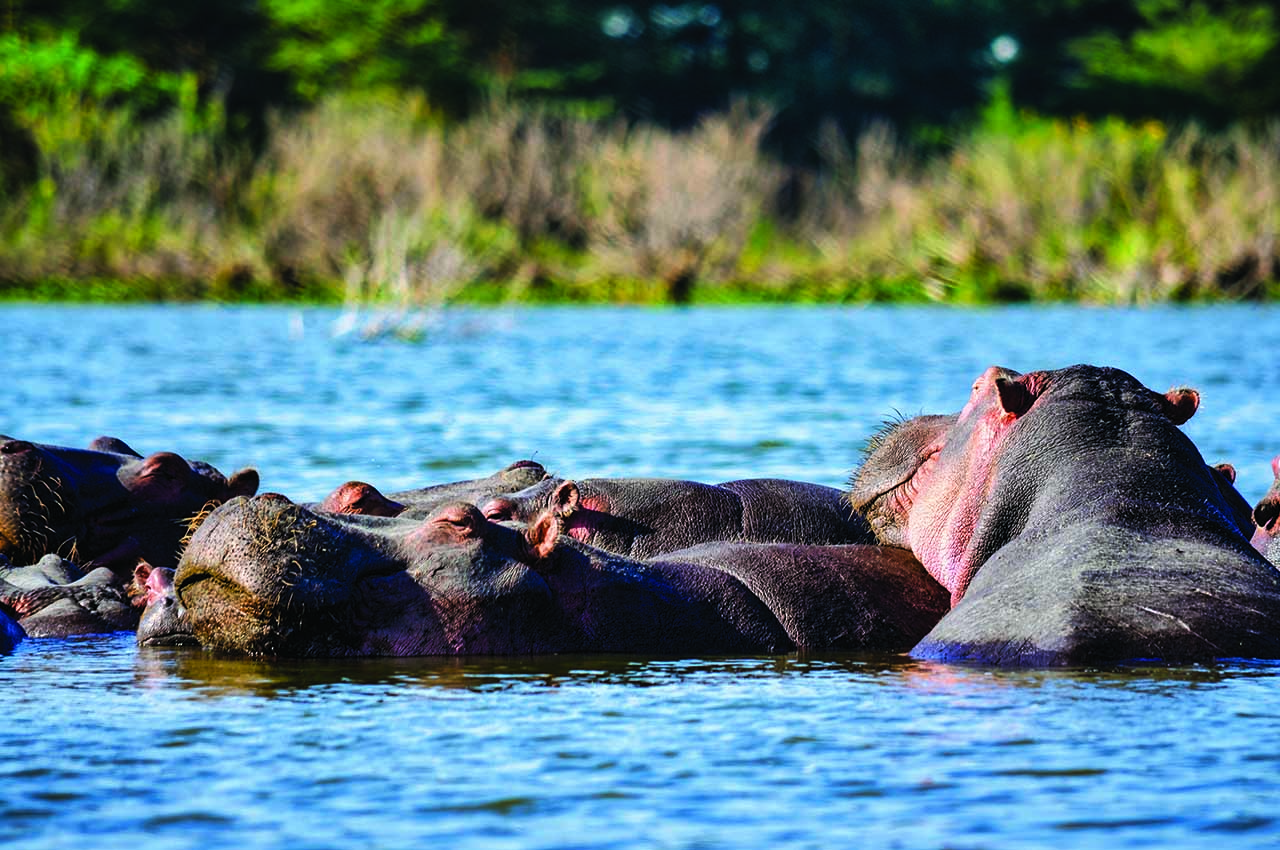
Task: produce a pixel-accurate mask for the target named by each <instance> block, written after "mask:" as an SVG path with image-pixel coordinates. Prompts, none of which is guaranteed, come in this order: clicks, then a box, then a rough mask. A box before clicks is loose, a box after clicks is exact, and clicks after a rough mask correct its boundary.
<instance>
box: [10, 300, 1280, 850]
mask: <svg viewBox="0 0 1280 850" xmlns="http://www.w3.org/2000/svg"><path fill="white" fill-rule="evenodd" d="M0 315H2V316H3V318H4V320H5V328H6V332H5V333H4V334H3V335H0V364H2V365H3V366H4V368H5V382H4V388H5V390H6V392H5V399H6V402H7V403H6V405H5V407H4V411H3V413H2V414H0V432H3V433H6V434H10V435H13V436H18V437H22V438H25V439H31V440H36V441H40V442H48V443H61V444H69V445H83V444H85V443H87V442H88V441H89V440H90V439H92V438H93V437H95V436H97V435H99V434H112V435H116V436H119V437H121V438H123V439H125V440H126V441H127V442H129V443H131V444H132V445H133V447H134V448H136V449H138V450H139V451H142V452H144V453H145V452H150V451H156V450H161V449H167V450H173V451H178V452H181V453H182V454H184V455H186V456H188V457H192V458H201V459H205V460H208V461H210V462H212V463H214V464H215V465H217V466H218V467H219V468H221V469H223V470H224V471H230V470H232V469H235V468H239V467H241V466H245V465H254V466H257V467H258V468H259V470H260V471H261V473H262V481H263V488H264V489H265V490H275V491H279V492H284V493H287V494H288V495H290V496H292V497H294V498H295V499H298V500H308V499H316V498H319V497H320V496H322V495H324V493H326V492H327V491H328V490H330V489H331V488H332V487H333V486H335V485H336V484H338V483H341V482H342V481H344V480H347V479H350V478H359V479H363V480H367V481H370V482H372V483H374V484H377V485H378V486H379V487H381V488H383V489H385V490H395V489H400V488H406V487H414V486H420V485H422V484H427V483H433V482H436V481H442V480H449V479H454V478H464V477H474V476H476V475H487V474H489V473H490V472H493V471H494V470H496V469H498V468H499V467H501V466H504V465H506V464H507V463H509V462H511V461H513V460H516V459H518V458H521V457H534V458H537V459H538V460H540V461H542V462H543V463H544V464H546V465H547V466H548V467H549V468H551V469H553V470H556V471H557V472H559V473H561V474H565V475H570V476H588V475H590V476H595V475H674V476H681V477H691V478H697V479H701V480H707V481H717V480H725V479H730V478H735V477H742V476H765V475H778V476H786V477H792V478H803V479H807V480H812V481H818V482H822V483H826V484H831V485H836V486H841V485H843V483H844V481H845V480H846V479H847V477H848V474H849V471H850V469H851V468H852V467H853V466H854V465H855V464H856V462H857V460H858V452H859V449H860V448H861V445H862V443H863V441H864V440H865V438H866V437H867V435H868V434H869V433H870V431H871V430H873V429H874V428H875V427H876V425H877V424H878V423H879V422H880V421H881V420H883V419H884V418H886V417H888V416H891V415H893V414H894V413H895V411H896V412H900V413H903V414H913V413H918V412H935V411H954V410H957V409H959V408H960V407H961V406H962V405H963V403H964V401H965V399H966V398H967V397H968V390H969V386H970V384H971V382H972V381H973V379H974V378H975V377H976V376H977V375H978V374H979V373H980V372H981V371H982V370H983V368H985V367H986V366H988V365H990V364H992V363H998V364H1001V365H1006V366H1010V367H1013V368H1015V369H1018V370H1021V371H1026V370H1031V369H1037V368H1053V367H1057V366H1063V365H1067V364H1070V363H1075V362H1093V363H1100V364H1106V365H1112V366H1119V367H1121V368H1124V369H1127V370H1128V371H1130V372H1132V373H1133V374H1134V375H1136V376H1137V377H1139V378H1140V379H1141V380H1143V381H1144V382H1145V383H1146V384H1147V385H1148V386H1151V387H1153V388H1157V389H1166V388H1168V387H1170V386H1173V385H1176V384H1190V385H1193V386H1196V387H1198V388H1199V389H1200V390H1201V392H1202V394H1203V403H1202V406H1201V409H1200V412H1199V413H1198V414H1197V415H1196V417H1195V418H1194V419H1193V420H1191V422H1189V423H1188V424H1187V425H1186V426H1185V430H1186V431H1187V432H1188V433H1189V434H1190V436H1191V437H1192V439H1193V440H1195V441H1196V443H1197V444H1198V445H1199V446H1200V448H1201V451H1202V452H1203V453H1204V455H1205V457H1206V459H1208V460H1210V461H1211V462H1216V461H1222V460H1227V461H1231V462H1232V463H1234V464H1235V465H1236V467H1237V469H1238V470H1239V472H1240V477H1239V480H1238V485H1239V487H1240V489H1241V490H1242V492H1243V493H1244V494H1245V496H1246V498H1247V499H1249V500H1250V501H1254V500H1256V499H1257V498H1258V497H1259V496H1260V495H1261V494H1262V492H1264V491H1265V490H1266V488H1267V486H1268V485H1269V484H1270V481H1271V471H1270V469H1269V466H1268V463H1269V460H1270V458H1271V456H1272V455H1273V454H1276V453H1280V435H1277V434H1276V430H1275V428H1274V424H1275V423H1276V422H1277V421H1278V420H1280V386H1278V385H1280V370H1276V369H1275V362H1276V361H1275V356H1274V345H1275V332H1274V329H1275V328H1276V327H1280V310H1276V309H1270V308H1266V309H1264V308H1258V307H1218V308H1194V309H1155V310H1146V311H1137V310H1088V309H1078V308H1061V309H1038V308H1009V309H993V310H973V311H962V312H961V311H950V310H942V309H902V308H867V309H836V308H823V309H817V308H767V309H766V308H761V309H754V308H752V309H726V310H716V309H694V310H685V311H671V310H625V309H540V310H509V311H476V312H454V313H448V314H444V315H440V316H436V317H433V318H432V320H431V322H430V323H429V324H428V326H427V330H426V334H425V336H424V337H423V338H422V339H421V340H420V341H417V342H404V341H400V340H397V339H395V338H392V337H377V338H366V336H365V335H363V334H361V333H360V332H359V331H360V330H361V329H362V328H368V327H370V325H369V320H370V317H369V316H367V315H366V316H360V317H357V320H356V321H355V323H354V325H355V327H356V332H352V333H339V331H341V330H342V329H344V328H346V327H350V326H351V324H352V323H350V322H345V323H344V322H342V321H340V319H341V317H340V315H339V314H338V313H337V312H336V311H324V310H301V311H300V310H296V309H290V308H267V309H263V308H253V309H238V308H237V309H230V308H221V307H194V308H192V307H142V308H110V309H107V308H86V307H57V308H47V307H40V308H36V307H32V308H25V307H5V308H0ZM0 714H2V715H3V716H4V717H5V719H6V722H5V723H4V724H3V726H2V727H0V729H2V731H0V844H14V845H19V844H20V845H21V846H22V847H24V848H46V847H47V848H64V847H79V846H84V847H94V848H107V847H128V848H131V850H132V848H137V847H139V846H145V847H148V848H152V847H164V848H168V847H193V848H195V847H200V848H211V847H236V848H239V847H277V846H289V847H296V848H309V847H342V848H351V847H423V846H427V845H428V843H429V842H441V843H444V844H446V845H447V846H450V847H477V848H489V847H498V848H503V847H513V848H514V847H520V848H524V847H546V848H559V847H628V848H630V847H635V848H640V847H646V848H647V847H681V848H684V847H690V848H692V847H814V848H818V847H822V848H827V847H833V846H836V847H838V846H853V847H894V846H900V847H944V846H945V847H959V848H970V847H972V848H977V847H998V848H1006V847H1078V846H1106V847H1146V846H1161V847H1168V846H1174V847H1180V848H1181V847H1215V848H1216V847H1219V846H1221V845H1224V844H1228V843H1229V845H1230V846H1232V847H1274V846H1277V845H1280V808H1278V807H1277V801H1280V667H1277V666H1276V665H1273V664H1269V663H1237V664H1225V665H1215V666H1208V667H1190V668H1188V667H1181V668H1159V667H1135V668H1124V669H1118V670H1116V669H1112V670H1075V671H994V670H984V669H975V668H958V667H946V666H941V665H930V664H922V663H918V662H912V661H909V660H906V659H902V658H898V657H884V656H881V657H857V656H847V655H844V656H825V655H824V656H812V657H795V656H781V657H754V658H732V659H722V658H694V659H654V658H632V657H607V656H605V657H602V656H594V657H551V658H516V659H511V658H504V659H467V660H456V659H368V660H364V661H358V662H350V661H345V662H341V663H337V662H328V661H307V662H299V661H271V662H267V661H247V660H239V659H230V658H225V657H218V656H215V655H212V654H210V653H206V652H203V651H199V650H183V649H148V650H138V649H137V648H136V647H135V646H134V644H133V641H132V637H131V636H129V635H111V636H103V637H86V638H76V639H70V640H28V641H27V642H25V643H24V644H22V645H21V646H20V647H19V648H18V649H17V650H16V651H15V652H14V653H13V654H12V655H10V656H6V657H0Z"/></svg>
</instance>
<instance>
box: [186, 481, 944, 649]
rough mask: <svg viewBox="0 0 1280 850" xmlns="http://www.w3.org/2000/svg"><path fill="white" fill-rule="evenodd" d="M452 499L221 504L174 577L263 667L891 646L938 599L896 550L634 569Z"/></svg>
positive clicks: (219, 629)
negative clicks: (363, 506)
mask: <svg viewBox="0 0 1280 850" xmlns="http://www.w3.org/2000/svg"><path fill="white" fill-rule="evenodd" d="M563 526H564V520H563V519H561V518H560V517H558V516H556V515H555V514H554V513H553V512H550V511H548V512H546V513H545V514H543V515H541V516H539V517H538V518H537V519H536V520H535V522H534V523H533V524H532V525H530V526H528V527H519V526H516V525H514V524H502V523H495V522H492V521H489V520H487V519H486V518H485V517H484V516H483V515H482V514H481V513H480V511H479V510H478V509H477V508H475V506H473V505H470V504H467V503H450V504H448V505H445V506H443V507H441V508H439V509H437V510H436V511H435V512H434V513H433V514H432V515H431V516H430V517H428V518H427V519H426V520H425V521H422V522H418V521H408V520H404V519H398V518H380V517H366V516H344V515H337V514H323V513H314V512H312V511H310V510H309V509H307V508H305V507H303V506H299V505H294V504H292V503H291V502H289V501H288V500H287V499H285V498H284V497H283V496H277V495H275V494H266V495H262V496H258V497H256V498H253V499H234V500H232V501H230V502H228V503H226V504H225V505H223V506H222V507H220V508H218V509H217V510H216V511H214V512H213V514H211V515H210V516H209V518H208V519H207V520H206V521H205V522H204V523H203V524H202V525H201V527H200V528H199V529H198V530H197V531H196V532H195V534H194V535H193V536H192V538H191V541H190V543H189V544H188V546H187V549H186V551H185V552H184V554H183V557H182V561H181V563H180V564H179V565H178V569H177V572H176V574H175V577H174V583H175V586H176V591H177V597H178V599H179V601H180V603H181V605H182V606H183V607H184V609H185V612H186V613H185V616H186V618H187V622H188V623H189V625H190V628H191V631H192V633H193V634H194V635H195V636H196V637H197V638H198V639H199V641H200V643H201V644H203V645H204V646H207V647H213V648H217V649H222V650H230V651H236V652H243V653H250V654H259V655H283V656H345V655H462V654H544V653H559V652H646V653H662V654H668V653H670V654H689V653H738V652H751V653H760V652H788V651H792V650H795V649H797V648H804V649H826V648H832V649H836V648H839V649H882V650H892V649H905V648H907V647H909V646H911V645H912V644H914V643H915V642H916V641H917V640H918V639H919V638H920V637H921V636H922V635H923V634H924V633H925V632H926V631H928V629H929V628H930V627H932V625H933V624H934V623H935V622H936V621H937V619H938V618H939V617H940V616H941V615H942V612H943V611H944V610H945V609H946V607H947V594H946V592H945V591H944V590H943V589H942V588H941V587H939V586H938V585H937V584H936V582H934V581H933V580H932V579H930V578H929V577H928V575H927V574H926V573H925V572H924V570H923V568H922V567H921V566H920V565H919V563H918V562H917V561H916V560H915V559H914V558H912V557H911V556H910V554H909V553H907V552H905V551H904V550H900V549H882V548H880V547H875V546H845V547H814V546H794V545H786V544H772V545H767V544H766V545H750V544H715V545H709V546H703V547H698V548H696V549H693V550H690V551H687V552H684V553H675V554H671V555H668V556H665V557H663V558H657V559H653V560H649V561H639V560H633V559H629V558H624V557H621V556H618V555H614V554H610V553H606V552H604V551H603V550H600V549H596V548H594V547H591V546H587V545H584V544H582V543H580V542H578V541H576V540H573V539H572V538H570V537H568V536H562V535H560V534H559V532H560V531H562V530H563Z"/></svg>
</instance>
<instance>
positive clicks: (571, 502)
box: [551, 481, 581, 517]
mask: <svg viewBox="0 0 1280 850" xmlns="http://www.w3.org/2000/svg"><path fill="white" fill-rule="evenodd" d="M580 502H581V494H580V493H579V492H578V485H577V484H574V483H573V482H572V481H562V482H560V484H559V486H557V487H556V489H555V492H553V493H552V494H551V509H552V510H553V511H555V513H556V516H558V517H568V516H572V515H573V513H574V512H575V511H577V510H578V506H579V504H580Z"/></svg>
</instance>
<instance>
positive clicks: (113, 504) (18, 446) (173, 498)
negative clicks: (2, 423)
mask: <svg viewBox="0 0 1280 850" xmlns="http://www.w3.org/2000/svg"><path fill="white" fill-rule="evenodd" d="M257 487H258V474H257V472H256V471H254V470H252V469H244V470H241V471H240V472H237V473H236V474H235V475H233V476H231V478H230V479H227V478H226V477H224V476H223V475H222V473H220V472H218V470H216V469H214V468H213V467H211V466H209V465H208V464H206V463H203V462H200V461H187V460H186V459H184V458H182V457H181V456H179V455H176V454H173V453H172V452H157V453H155V454H152V455H150V456H148V457H146V458H143V457H141V456H140V455H138V453H137V452H134V451H133V450H132V449H131V448H129V447H128V446H127V445H126V444H125V443H124V442H122V441H121V440H118V439H116V438H113V437H99V438H98V439H97V440H95V441H94V442H93V443H92V444H91V446H90V448H89V449H73V448H65V447H61V446H50V445H42V444H38V443H30V442H27V441H25V440H15V439H11V438H9V437H0V554H3V555H5V556H7V557H8V558H9V559H10V560H11V561H13V562H15V563H31V562H34V561H36V560H38V559H39V558H41V557H42V556H44V555H46V554H50V553H53V554H58V555H61V556H64V557H67V558H70V559H71V560H73V561H75V562H76V563H78V564H80V565H82V566H83V567H86V568H93V567H97V566H104V567H108V568H111V569H113V570H115V571H116V573H117V574H118V575H120V576H121V577H122V578H124V579H125V580H127V578H128V575H129V574H130V573H131V571H132V570H133V566H134V564H135V563H136V562H137V559H138V558H140V557H141V558H146V559H147V560H149V561H151V562H152V563H156V564H167V565H169V566H172V565H174V564H175V563H176V562H177V555H178V548H179V541H180V540H181V538H182V537H183V535H184V534H185V532H186V529H187V525H188V524H189V523H190V521H191V520H192V519H193V518H194V517H196V516H197V515H198V514H200V513H201V512H202V511H204V510H207V509H208V508H209V507H211V506H212V505H215V504H218V503H220V502H222V501H225V500H226V499H228V498H231V497H232V496H236V495H251V494H252V493H254V492H255V491H256V490H257Z"/></svg>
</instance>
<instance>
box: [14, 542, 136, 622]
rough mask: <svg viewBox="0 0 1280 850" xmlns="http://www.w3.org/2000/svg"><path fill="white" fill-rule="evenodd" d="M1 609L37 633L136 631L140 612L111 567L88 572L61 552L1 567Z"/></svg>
mask: <svg viewBox="0 0 1280 850" xmlns="http://www.w3.org/2000/svg"><path fill="white" fill-rule="evenodd" d="M0 608H3V609H4V610H6V611H8V612H11V613H13V614H14V615H15V616H16V617H17V623H18V625H19V626H21V627H22V629H23V631H24V632H25V633H26V634H27V635H28V636H29V637H33V638H36V637H67V636H69V635H83V634H102V633H106V632H121V631H133V630H134V629H135V628H137V625H138V616H139V614H140V610H139V609H138V608H136V607H135V606H134V605H133V604H132V603H131V602H130V600H129V597H128V594H127V593H126V591H125V588H124V585H123V584H122V583H121V581H120V580H119V578H117V576H116V574H115V573H113V572H112V571H111V570H109V569H107V568H106V567H97V568H95V569H92V570H89V571H87V572H86V571H83V570H81V569H79V568H78V567H77V566H76V565H75V564H73V563H71V562H70V561H67V560H65V559H63V558H60V557H58V556H57V555H45V556H44V557H43V558H41V559H40V560H39V561H37V562H36V563H35V564H32V565H30V566H22V567H14V566H10V565H4V566H0Z"/></svg>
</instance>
